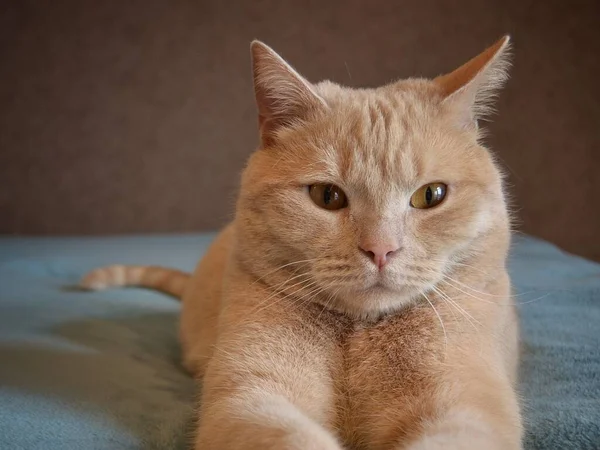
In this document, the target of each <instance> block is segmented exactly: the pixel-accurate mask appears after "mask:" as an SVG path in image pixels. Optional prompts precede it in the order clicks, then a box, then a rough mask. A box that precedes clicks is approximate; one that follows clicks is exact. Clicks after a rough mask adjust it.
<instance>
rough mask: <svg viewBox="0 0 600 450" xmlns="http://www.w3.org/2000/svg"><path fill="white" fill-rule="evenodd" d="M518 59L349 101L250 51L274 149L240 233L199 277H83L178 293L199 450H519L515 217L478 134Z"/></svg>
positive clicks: (243, 196)
mask: <svg viewBox="0 0 600 450" xmlns="http://www.w3.org/2000/svg"><path fill="white" fill-rule="evenodd" d="M508 48H509V38H508V37H504V38H502V39H501V40H500V41H498V42H497V43H495V44H494V45H493V46H491V47H490V48H488V49H487V50H485V51H484V52H483V53H481V54H480V55H478V56H477V57H475V58H474V59H472V60H470V61H469V62H467V63H466V64H464V65H463V66H461V67H460V68H458V69H456V70H455V71H453V72H452V73H450V74H448V75H443V76H440V77H437V78H435V79H433V80H428V79H408V80H402V81H398V82H394V83H391V84H389V85H386V86H383V87H379V88H376V89H348V88H344V87H342V86H339V85H336V84H334V83H331V82H329V81H325V82H321V83H318V84H312V83H310V82H308V81H307V80H306V79H304V78H303V77H302V76H301V75H299V74H298V73H297V72H296V71H295V70H294V69H293V68H292V67H291V66H290V65H288V64H287V63H286V62H285V61H284V60H283V59H282V58H281V57H280V56H279V55H277V54H276V53H275V52H274V51H273V50H272V49H270V48H269V47H267V46H266V45H264V44H262V43H261V42H256V41H255V42H253V43H252V46H251V50H252V62H253V74H254V87H255V93H256V102H257V106H258V115H259V129H260V137H261V145H260V148H259V149H258V150H257V151H256V152H255V153H254V154H253V155H252V157H251V158H250V160H249V162H248V166H247V167H246V169H245V171H244V174H243V178H242V186H241V190H240V194H239V199H238V203H237V212H236V216H235V220H234V222H233V223H232V224H230V225H229V226H227V228H225V229H224V230H223V231H222V232H221V234H220V235H219V237H218V238H217V239H216V241H215V242H214V243H213V244H212V246H211V247H210V249H209V250H208V252H207V254H206V255H205V256H204V258H203V259H202V260H201V262H200V264H199V265H198V267H197V269H196V271H195V272H194V274H193V275H191V276H189V275H187V274H184V273H181V272H177V271H172V270H169V269H163V268H158V267H125V266H112V267H109V268H103V269H99V270H96V271H94V272H92V273H91V274H89V275H87V277H85V278H84V280H83V282H82V284H83V286H85V287H88V288H92V289H100V288H105V287H108V286H117V285H120V286H124V285H140V286H147V287H151V288H155V289H159V290H162V291H165V292H167V293H170V294H172V295H174V296H177V297H181V298H182V301H183V310H182V316H181V342H182V345H183V352H184V363H185V366H186V367H187V369H189V371H190V372H191V373H192V374H193V375H194V376H195V377H197V378H198V379H199V380H202V402H201V406H200V413H199V414H200V421H199V428H198V430H197V433H196V436H195V448H196V449H217V450H236V449H265V450H267V449H290V450H305V449H314V450H317V449H318V450H339V449H372V450H388V449H389V450H400V449H410V450H425V449H428V450H434V449H435V450H436V449H474V450H495V449H497V450H509V449H520V448H521V436H522V425H521V417H520V412H519V404H518V399H517V395H516V393H515V383H516V372H517V360H518V350H517V347H518V345H517V344H518V323H517V316H516V312H515V308H514V306H513V305H512V303H511V301H510V290H511V288H510V280H509V277H508V275H507V272H506V256H507V250H508V247H509V240H510V232H509V216H508V213H507V206H506V202H505V196H504V193H503V188H502V176H501V174H500V172H499V170H498V168H497V166H496V164H495V162H494V158H493V156H492V155H491V154H490V152H489V150H487V149H486V148H485V147H483V146H482V144H481V143H480V138H481V132H480V130H479V129H478V125H477V121H478V119H480V118H482V117H483V116H484V115H485V114H486V113H487V112H488V107H489V100H490V99H492V98H493V96H494V95H495V93H496V90H497V89H498V88H499V87H500V86H501V84H502V83H503V81H504V80H505V79H506V70H507V67H508V63H507V53H508Z"/></svg>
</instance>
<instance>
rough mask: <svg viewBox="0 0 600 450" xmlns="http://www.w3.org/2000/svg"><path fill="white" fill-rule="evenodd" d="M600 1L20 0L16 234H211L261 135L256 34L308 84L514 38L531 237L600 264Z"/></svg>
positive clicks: (502, 124) (3, 93)
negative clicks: (252, 61) (253, 76)
mask: <svg viewBox="0 0 600 450" xmlns="http://www.w3.org/2000/svg"><path fill="white" fill-rule="evenodd" d="M598 5H599V2H597V1H595V0H589V1H571V2H567V1H564V0H560V1H559V0H552V1H535V0H508V1H484V0H467V1H459V2H453V1H435V0H402V1H400V0H388V1H384V0H369V1H358V0H336V1H325V0H320V1H314V0H311V1H304V2H299V1H298V2H286V1H275V0H273V1H270V0H269V1H266V0H265V1H217V0H213V1H192V0H189V1H185V0H180V1H166V0H165V1H160V2H159V1H151V0H129V1H126V2H125V1H92V0H54V1H43V0H36V1H32V0H30V1H24V0H21V1H12V2H11V1H8V2H7V1H4V2H1V6H0V8H1V14H0V52H1V54H0V64H1V67H0V188H1V189H0V233H12V234H90V233H94V234H97V233H137V232H179V231H195V230H204V229H212V228H215V227H218V226H220V225H221V224H223V223H224V222H225V221H226V220H228V219H229V218H230V217H231V212H232V205H233V198H234V196H235V191H236V188H237V183H238V174H239V172H240V170H241V168H242V167H243V164H244V161H245V159H246V158H247V156H248V155H249V153H250V152H251V151H252V150H253V149H254V147H255V143H256V130H255V123H256V119H255V112H254V106H253V103H252V101H253V99H252V89H251V80H250V71H249V51H248V50H249V41H250V40H251V39H252V38H260V39H263V40H265V41H266V42H267V43H269V44H271V45H272V46H273V47H274V48H275V49H276V50H278V51H279V52H281V53H282V54H283V56H284V57H286V58H287V59H288V60H290V61H291V62H292V64H294V65H295V66H296V67H297V68H298V69H299V70H300V71H301V72H302V73H304V74H305V75H306V76H307V77H308V78H309V79H312V80H319V79H322V78H330V79H333V80H335V81H338V82H342V83H345V84H348V85H352V86H374V85H378V84H381V83H385V82H388V81H390V80H392V79H395V78H398V77H405V76H409V75H425V76H434V75H437V74H439V73H441V72H443V71H446V70H449V69H451V68H453V67H455V66H457V65H458V64H460V63H462V62H464V61H466V60H467V59H468V58H469V57H471V56H473V55H475V54H476V53H478V52H479V51H480V50H482V49H483V48H484V47H485V46H486V45H488V44H490V43H491V42H493V41H494V40H495V39H496V38H498V37H499V36H501V35H502V34H503V33H505V32H510V33H512V35H513V38H514V42H515V55H516V58H515V65H514V70H513V72H512V79H511V81H510V82H509V85H508V87H507V89H506V90H505V91H504V92H503V94H502V96H501V99H500V102H499V111H500V115H499V116H498V117H496V119H495V123H494V124H492V125H491V126H490V128H491V131H492V135H493V137H492V138H491V139H490V143H491V144H492V146H493V147H494V149H495V151H496V153H497V154H498V155H499V157H500V158H501V160H502V161H503V162H504V164H505V165H506V167H507V168H508V170H509V172H510V190H511V192H512V194H513V196H514V203H515V206H516V209H517V210H518V215H519V217H520V225H521V227H522V229H523V230H524V231H526V232H529V233H532V234H535V235H538V236H541V237H543V238H546V239H549V240H551V241H554V242H555V243H558V244H559V245H561V246H563V247H565V248H567V249H568V250H571V251H574V252H577V253H580V254H582V255H586V256H588V257H592V258H596V259H600V238H599V237H598V232H599V231H600V208H599V207H600V200H599V193H600V177H598V176H596V174H597V172H598V169H600V149H599V148H598V147H599V143H600V138H599V132H598V124H599V122H600V101H599V100H600V87H599V86H600V83H599V82H598V77H599V76H600V75H599V74H600V63H599V59H598V55H600V26H599V22H600V15H599V13H600V6H598Z"/></svg>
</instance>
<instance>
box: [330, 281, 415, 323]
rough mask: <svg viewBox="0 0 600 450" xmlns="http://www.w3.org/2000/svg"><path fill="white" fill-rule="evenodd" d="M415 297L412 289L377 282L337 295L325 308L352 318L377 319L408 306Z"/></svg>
mask: <svg viewBox="0 0 600 450" xmlns="http://www.w3.org/2000/svg"><path fill="white" fill-rule="evenodd" d="M417 296H418V293H417V292H415V291H414V288H411V287H408V286H406V287H393V288H392V287H389V286H386V285H385V284H384V283H382V282H379V281H378V282H375V283H373V284H372V285H371V286H368V287H366V288H363V289H360V290H352V291H347V292H343V293H339V294H338V295H336V298H335V300H334V301H329V302H328V305H327V306H328V307H329V308H331V309H334V310H336V311H338V312H341V313H344V314H346V315H348V316H351V317H354V318H358V319H377V318H379V317H381V316H383V315H386V314H392V313H394V312H396V311H399V310H401V309H402V308H404V307H406V306H408V305H409V304H411V303H412V302H413V301H414V299H415V298H416V297H417Z"/></svg>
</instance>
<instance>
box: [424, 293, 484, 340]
mask: <svg viewBox="0 0 600 450" xmlns="http://www.w3.org/2000/svg"><path fill="white" fill-rule="evenodd" d="M432 288H433V290H434V291H435V292H436V293H437V294H438V295H439V296H440V297H441V298H442V299H443V300H444V301H446V302H447V303H448V304H449V305H450V306H452V307H453V308H455V309H456V310H457V311H458V312H459V313H460V314H462V316H463V317H464V318H465V319H467V321H468V322H469V323H470V324H471V326H472V327H473V328H474V329H475V330H476V331H478V332H479V328H477V326H476V325H475V323H474V322H476V323H477V324H479V326H481V327H482V326H483V324H482V323H481V322H479V321H478V320H477V319H475V318H474V317H473V316H472V315H471V314H470V313H469V312H467V311H466V310H465V309H464V308H463V307H462V306H460V305H459V303H458V302H457V301H455V300H453V299H452V298H450V296H449V295H448V294H446V293H445V292H444V291H442V290H441V289H439V288H437V287H435V286H433V287H432Z"/></svg>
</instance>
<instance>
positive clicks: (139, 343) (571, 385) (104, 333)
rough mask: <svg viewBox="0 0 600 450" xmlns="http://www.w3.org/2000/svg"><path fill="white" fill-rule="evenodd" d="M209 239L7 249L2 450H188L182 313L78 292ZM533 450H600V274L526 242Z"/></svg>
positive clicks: (1, 289) (193, 253)
mask: <svg viewBox="0 0 600 450" xmlns="http://www.w3.org/2000/svg"><path fill="white" fill-rule="evenodd" d="M213 237H214V235H213V234H202V235H179V236H146V237H111V238H72V239H66V238H49V239H46V238H10V237H7V238H0V448H1V449H10V450H19V449H39V450H53V449H66V450H71V449H73V450H82V449H110V450H117V449H184V448H188V447H189V443H190V431H191V430H192V429H193V409H194V396H195V389H194V383H193V381H192V380H191V379H190V378H189V377H188V376H187V375H186V374H185V373H184V372H183V370H182V369H181V367H180V364H179V357H180V353H179V346H178V343H177V331H176V328H177V315H178V311H179V305H178V303H177V302H175V301H173V300H172V299H169V298H167V297H165V296H162V295H160V294H158V293H154V292H151V291H145V290H138V289H123V290H113V291H105V292H97V293H83V292H79V291H77V290H73V289H70V288H69V286H70V285H73V284H75V283H76V282H77V281H78V280H79V278H80V277H81V275H82V274H83V273H84V272H86V271H88V270H90V269H92V268H95V267H97V266H100V265H104V264H108V263H114V262H121V263H142V264H163V265H169V266H173V267H178V268H181V269H186V270H190V269H192V268H193V266H194V264H195V262H196V261H197V259H198V258H199V257H200V256H201V254H202V253H203V252H204V250H205V249H206V246H207V245H208V243H209V242H210V241H211V239H212V238H213ZM513 247H514V248H513V252H512V257H511V262H510V268H511V272H512V275H513V280H514V282H515V284H516V289H517V293H518V296H517V297H516V301H517V302H519V303H521V306H520V309H521V316H522V322H523V325H522V328H523V364H522V377H521V378H522V381H521V386H520V389H521V393H522V396H523V398H524V404H525V417H526V423H527V425H526V426H527V435H526V448H527V449H561V450H563V449H570V448H573V449H599V448H600V265H598V264H594V263H591V262H588V261H585V260H583V259H580V258H577V257H574V256H571V255H568V254H565V253H563V252H561V251H560V250H558V249H557V248H555V247H553V246H551V245H549V244H547V243H544V242H542V241H539V240H535V239H532V238H525V237H517V238H516V239H515V243H514V246H513Z"/></svg>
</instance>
